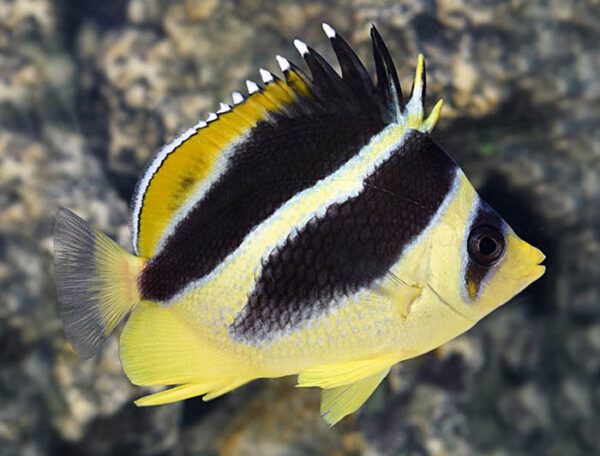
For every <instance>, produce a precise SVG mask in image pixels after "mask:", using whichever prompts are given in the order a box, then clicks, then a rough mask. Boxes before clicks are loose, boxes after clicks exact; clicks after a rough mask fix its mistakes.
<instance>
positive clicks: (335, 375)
mask: <svg viewBox="0 0 600 456" xmlns="http://www.w3.org/2000/svg"><path fill="white" fill-rule="evenodd" d="M397 361H398V359H397V356H396V355H394V356H392V355H382V356H379V357H375V358H371V359H366V360H359V361H349V362H346V363H338V364H328V365H325V366H316V367H311V368H309V369H306V370H303V371H302V372H300V374H299V375H298V386H299V387H309V386H318V387H320V388H335V387H338V386H344V385H349V384H351V383H355V382H358V381H360V380H362V379H364V378H365V377H369V376H371V375H374V374H376V373H378V372H381V371H383V370H384V369H388V368H389V367H390V366H391V365H393V364H395V363H396V362H397Z"/></svg>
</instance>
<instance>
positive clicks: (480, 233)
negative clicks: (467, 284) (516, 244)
mask: <svg viewBox="0 0 600 456" xmlns="http://www.w3.org/2000/svg"><path fill="white" fill-rule="evenodd" d="M467 246H468V251H469V256H470V257H471V260H473V261H474V262H475V263H477V264H478V265H480V266H484V267H490V266H492V265H494V264H496V263H497V262H498V260H500V258H502V255H504V250H505V247H506V244H505V242H504V236H503V235H502V233H501V232H500V230H498V229H497V228H494V227H493V226H491V225H479V226H476V227H475V228H473V229H472V230H471V233H470V234H469V240H468V242H467Z"/></svg>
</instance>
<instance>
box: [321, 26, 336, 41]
mask: <svg viewBox="0 0 600 456" xmlns="http://www.w3.org/2000/svg"><path fill="white" fill-rule="evenodd" d="M323 31H324V32H325V35H327V38H335V30H334V28H333V27H332V26H331V25H329V24H327V23H326V22H323Z"/></svg>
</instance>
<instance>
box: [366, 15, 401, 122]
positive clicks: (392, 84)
mask: <svg viewBox="0 0 600 456" xmlns="http://www.w3.org/2000/svg"><path fill="white" fill-rule="evenodd" d="M371 40H372V41H373V57H374V59H375V70H376V72H377V91H378V93H379V96H380V97H381V98H382V99H383V101H384V103H386V105H387V106H388V107H389V108H390V109H392V110H393V111H395V113H394V114H399V113H400V112H402V111H403V110H404V99H403V98H402V89H401V88H400V82H399V81H398V73H396V67H395V66H394V61H393V60H392V57H391V56H390V53H389V51H388V49H387V47H386V45H385V43H384V41H383V38H381V35H380V34H379V32H378V31H377V28H375V26H374V25H373V26H372V27H371Z"/></svg>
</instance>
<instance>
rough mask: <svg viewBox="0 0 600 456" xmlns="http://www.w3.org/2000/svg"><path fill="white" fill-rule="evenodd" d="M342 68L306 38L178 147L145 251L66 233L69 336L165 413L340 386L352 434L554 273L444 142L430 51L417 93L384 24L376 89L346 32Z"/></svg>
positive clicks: (148, 209)
mask: <svg viewBox="0 0 600 456" xmlns="http://www.w3.org/2000/svg"><path fill="white" fill-rule="evenodd" d="M323 28H324V30H325V32H326V34H327V36H328V37H329V39H330V41H331V44H332V46H333V50H334V51H335V53H336V55H337V58H338V61H339V64H340V67H341V70H342V75H341V76H340V75H338V73H337V72H336V71H335V70H334V69H333V68H332V67H331V66H330V65H329V63H327V62H326V61H325V60H324V59H323V58H322V57H321V56H320V55H319V54H318V53H316V52H315V51H314V50H313V49H311V48H310V47H308V46H307V45H305V44H304V43H302V42H300V41H298V40H296V42H295V45H296V47H297V48H298V50H299V51H300V53H301V55H302V57H303V58H304V60H305V62H306V64H307V66H308V68H309V69H310V72H311V77H310V78H309V77H308V76H307V75H305V74H304V73H303V72H302V71H301V70H300V69H299V68H298V67H296V66H295V65H294V64H292V63H291V62H289V61H288V60H286V59H284V58H283V57H280V56H278V57H277V61H278V63H279V65H280V67H281V70H282V72H283V75H284V79H279V78H277V77H276V76H274V75H272V74H271V73H269V72H268V71H266V70H261V76H262V79H263V83H264V85H263V86H259V85H258V84H255V83H253V82H251V81H248V82H247V86H248V96H247V97H245V96H243V95H242V94H240V93H238V92H235V93H234V94H233V102H234V106H233V107H232V106H229V105H227V104H221V108H220V109H219V111H218V112H217V113H215V114H211V115H210V116H209V118H208V119H207V121H206V122H200V123H198V124H197V125H196V126H195V127H193V128H191V129H190V130H188V131H187V132H185V133H184V134H183V135H182V136H180V137H179V138H177V139H176V140H175V141H173V142H172V143H171V144H169V145H167V146H165V147H164V148H163V149H161V150H160V151H159V152H158V153H157V155H156V157H155V158H154V159H153V161H152V162H151V163H150V165H149V167H148V169H147V170H146V171H145V173H144V174H143V175H142V177H141V178H140V181H139V183H138V187H137V189H136V194H135V196H134V199H133V216H132V226H133V238H134V250H135V253H136V255H131V254H129V253H128V252H126V251H125V250H124V249H122V248H121V247H119V246H117V245H116V244H115V243H114V242H112V241H111V240H110V239H108V238H107V237H106V236H104V235H103V234H101V233H99V232H96V231H94V230H93V229H91V228H90V227H89V226H88V225H87V223H86V222H84V221H83V220H81V219H80V218H79V217H77V216H76V215H75V214H73V213H72V212H70V211H68V210H66V209H61V210H59V213H58V216H57V224H56V230H55V276H56V283H57V290H58V293H59V299H60V303H61V307H60V309H61V317H62V319H63V322H64V325H65V330H66V333H67V337H68V338H69V340H70V341H71V342H72V343H73V345H74V346H75V348H76V349H77V350H78V352H79V353H80V354H81V355H82V356H92V355H93V354H94V353H96V352H97V350H98V349H99V347H100V346H101V344H102V342H103V341H104V339H105V338H106V337H108V335H109V334H110V333H111V332H112V331H113V330H114V328H115V327H116V326H117V325H118V323H119V322H120V321H122V320H123V319H124V318H125V317H126V315H127V314H128V313H130V315H129V317H128V319H127V323H126V325H125V328H124V330H123V332H122V335H121V343H120V347H121V352H120V354H121V361H122V363H123V368H124V370H125V373H126V374H127V376H128V377H129V378H130V380H131V381H132V382H133V383H134V384H137V385H165V386H167V385H168V386H171V388H170V389H167V390H164V391H161V392H159V393H156V394H152V395H150V396H146V397H143V398H141V399H139V400H138V401H137V402H136V403H137V404H138V405H155V404H163V403H167V402H172V401H177V400H182V399H186V398H189V397H193V396H198V395H202V396H203V397H204V399H206V400H209V399H212V398H214V397H217V396H219V395H221V394H224V393H226V392H228V391H231V390H232V389H234V388H236V387H238V386H240V385H242V384H244V383H247V382H249V381H251V380H253V379H256V378H266V377H281V376H286V375H293V374H298V384H299V386H315V387H321V388H323V396H322V403H321V412H322V414H323V416H324V417H325V419H326V420H327V422H328V423H330V424H334V423H336V422H337V421H339V420H340V419H342V418H343V417H344V416H346V415H348V414H349V413H352V412H354V411H355V410H357V409H358V408H359V407H360V406H361V405H362V404H363V403H364V402H365V401H366V400H367V399H368V397H369V396H370V395H371V393H372V392H373V391H374V390H375V388H376V387H377V386H378V384H379V383H380V382H381V380H382V379H383V378H384V377H385V376H386V374H387V373H388V371H389V368H390V367H391V366H392V365H394V364H395V363H397V362H399V361H402V360H405V359H408V358H412V357H415V356H418V355H420V354H422V353H425V352H427V351H430V350H432V349H434V348H436V347H438V346H440V345H441V344H443V343H445V342H446V341H448V340H450V339H452V338H454V337H456V336H457V335H459V334H461V333H463V332H464V331H466V330H467V329H469V328H470V327H471V326H473V325H474V324H475V323H476V322H477V321H478V320H480V319H481V318H482V317H484V316H485V315H487V314H488V313H489V312H491V311H492V310H494V309H495V308H496V307H498V306H500V305H501V304H502V303H504V302H506V301H507V300H508V299H510V298H511V297H512V296H514V295H515V294H516V293H518V292H519V291H521V290H522V289H523V288H525V287H526V286H528V285H529V284H530V283H532V282H533V281H535V280H537V279H538V278H539V277H540V276H541V275H542V274H543V273H544V266H542V265H540V263H541V262H542V261H543V259H544V256H543V254H542V253H541V252H540V251H539V250H537V249H536V248H534V247H532V246H530V245H529V244H527V243H526V242H524V241H522V240H521V239H519V238H518V237H517V235H516V234H515V233H514V232H513V230H512V229H511V228H510V227H509V226H508V225H507V224H506V223H505V222H504V221H503V220H502V218H501V217H500V216H499V215H498V214H497V213H496V212H495V211H494V210H493V209H491V208H490V207H489V206H488V205H487V204H486V203H485V202H484V201H483V200H481V199H480V198H479V196H478V195H477V193H476V192H475V190H474V189H473V187H472V186H471V184H470V183H469V181H468V180H467V178H466V177H465V175H464V174H463V172H462V171H461V169H460V168H459V167H458V165H457V164H456V163H455V162H454V161H453V160H452V159H451V158H450V157H449V156H448V155H447V154H446V153H445V152H444V151H443V150H442V149H441V148H440V147H439V146H438V145H437V144H436V143H435V142H434V141H433V140H432V139H431V138H430V136H429V133H430V132H431V130H432V129H433V127H434V126H435V124H436V122H437V119H438V117H439V113H440V109H441V102H439V103H438V104H437V105H436V106H435V107H434V108H433V110H432V111H431V113H430V114H429V115H428V116H425V114H424V99H425V67H424V61H423V58H422V56H419V59H418V63H417V70H416V76H415V82H414V84H413V88H412V93H411V97H410V99H409V100H408V101H405V100H404V99H403V96H402V91H401V88H400V85H399V83H398V77H397V75H396V70H395V68H394V64H393V61H392V59H391V57H390V55H389V53H388V51H387V49H386V47H385V44H384V43H383V40H382V39H381V37H380V36H379V34H378V32H377V30H376V29H375V28H373V29H372V32H371V36H372V41H373V52H374V57H375V67H376V72H377V82H376V83H374V82H373V81H372V79H371V77H370V76H369V74H368V72H367V71H366V69H365V68H364V66H363V64H362V63H361V62H360V60H359V59H358V57H357V56H356V55H355V53H354V52H353V51H352V50H351V48H350V47H349V46H348V44H347V43H346V42H345V41H344V40H343V38H342V37H341V36H340V35H339V34H337V33H336V32H335V31H334V30H333V29H332V28H331V27H330V26H328V25H326V24H324V25H323Z"/></svg>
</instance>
